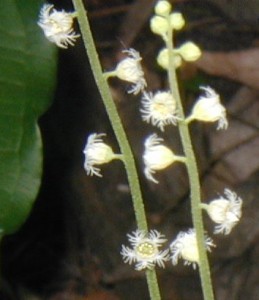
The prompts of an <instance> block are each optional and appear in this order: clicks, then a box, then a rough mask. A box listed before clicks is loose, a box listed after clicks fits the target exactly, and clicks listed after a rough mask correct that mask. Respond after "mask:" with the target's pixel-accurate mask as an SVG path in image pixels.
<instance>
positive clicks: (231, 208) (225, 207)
mask: <svg viewBox="0 0 259 300" xmlns="http://www.w3.org/2000/svg"><path fill="white" fill-rule="evenodd" d="M224 194H225V197H220V198H219V199H215V200H213V201H211V202H210V203H209V204H202V207H203V208H205V209H206V211H207V212H208V214H209V216H210V218H211V219H212V221H214V222H215V223H217V224H219V225H217V226H216V227H215V230H214V233H215V234H218V233H222V234H226V235H227V234H229V233H230V232H231V230H232V229H233V227H234V226H235V225H236V224H237V223H238V221H239V220H240V218H241V216H242V204H243V200H242V199H241V198H240V197H238V196H237V194H236V193H234V192H232V191H231V190H229V189H225V190H224Z"/></svg>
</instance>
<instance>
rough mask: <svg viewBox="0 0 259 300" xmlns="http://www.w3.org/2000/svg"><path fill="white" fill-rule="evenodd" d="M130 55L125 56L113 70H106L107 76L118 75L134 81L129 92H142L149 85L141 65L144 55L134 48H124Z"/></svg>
mask: <svg viewBox="0 0 259 300" xmlns="http://www.w3.org/2000/svg"><path fill="white" fill-rule="evenodd" d="M122 52H123V53H126V54H127V55H128V57H126V58H124V59H123V60H122V61H121V62H119V63H118V65H117V67H116V69H115V70H114V71H111V72H106V73H105V76H106V77H107V78H108V77H111V76H117V77H118V78H120V79H122V80H125V81H128V82H131V83H133V85H132V88H131V89H130V90H129V91H128V93H129V94H131V93H133V94H134V95H136V94H138V93H140V92H142V91H143V90H144V88H145V87H146V86H147V83H146V80H145V78H144V72H143V70H142V67H141V63H140V62H141V60H142V57H141V56H140V55H139V52H138V51H136V50H134V49H129V50H124V51H122Z"/></svg>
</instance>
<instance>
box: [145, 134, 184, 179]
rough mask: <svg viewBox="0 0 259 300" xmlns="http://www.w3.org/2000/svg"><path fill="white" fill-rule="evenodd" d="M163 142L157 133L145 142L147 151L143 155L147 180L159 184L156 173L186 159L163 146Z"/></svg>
mask: <svg viewBox="0 0 259 300" xmlns="http://www.w3.org/2000/svg"><path fill="white" fill-rule="evenodd" d="M163 141H164V140H163V139H162V138H160V137H158V136H157V134H156V133H154V134H152V135H150V136H149V137H147V138H146V141H145V151H144V154H143V160H144V164H145V169H144V173H145V176H146V177H147V179H149V180H151V181H153V182H154V183H158V181H157V180H156V179H155V178H154V177H153V173H155V171H158V170H163V169H165V168H167V167H168V166H170V165H171V164H172V163H174V162H175V161H180V162H185V157H182V156H177V155H175V154H174V153H173V151H172V150H171V149H169V148H168V147H166V146H164V145H161V142H163Z"/></svg>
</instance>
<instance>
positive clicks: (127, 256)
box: [121, 230, 169, 271]
mask: <svg viewBox="0 0 259 300" xmlns="http://www.w3.org/2000/svg"><path fill="white" fill-rule="evenodd" d="M127 236H128V239H129V242H130V244H131V246H132V248H129V247H126V246H124V245H122V250H121V255H122V257H123V261H124V262H125V263H129V264H132V263H135V269H136V270H138V271H140V270H143V269H153V268H154V267H155V265H156V264H157V265H158V266H159V267H162V268H164V267H165V262H166V261H168V260H169V255H168V253H169V250H164V251H160V250H159V248H160V247H161V246H162V244H163V243H165V242H166V241H167V240H166V239H165V238H164V235H163V234H161V233H160V232H158V231H157V230H151V231H150V232H149V233H148V234H145V233H144V231H142V230H136V231H133V232H132V234H127Z"/></svg>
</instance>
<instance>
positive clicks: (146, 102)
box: [140, 91, 178, 131]
mask: <svg viewBox="0 0 259 300" xmlns="http://www.w3.org/2000/svg"><path fill="white" fill-rule="evenodd" d="M141 103H142V105H143V109H141V110H140V111H141V112H142V119H143V120H144V121H145V122H147V123H151V124H152V125H153V126H157V127H159V128H160V129H161V130H162V131H164V126H165V125H168V124H174V125H175V124H176V122H177V119H178V118H177V116H176V101H175V99H174V98H173V96H172V94H171V93H170V92H161V91H159V92H157V93H155V94H154V95H153V93H147V92H144V93H143V97H142V101H141Z"/></svg>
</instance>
